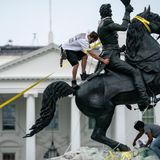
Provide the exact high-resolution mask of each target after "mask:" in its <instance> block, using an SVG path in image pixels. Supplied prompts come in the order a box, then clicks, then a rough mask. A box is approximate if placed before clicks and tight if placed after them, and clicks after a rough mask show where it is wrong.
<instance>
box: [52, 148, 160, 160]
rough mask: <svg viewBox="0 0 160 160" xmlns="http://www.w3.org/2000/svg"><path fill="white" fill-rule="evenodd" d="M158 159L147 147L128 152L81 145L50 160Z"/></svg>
mask: <svg viewBox="0 0 160 160" xmlns="http://www.w3.org/2000/svg"><path fill="white" fill-rule="evenodd" d="M142 159H143V160H159V158H158V157H157V156H156V155H155V153H154V152H153V151H151V150H149V149H147V148H141V149H137V150H135V151H130V152H114V151H112V150H111V149H109V148H105V149H104V150H102V149H97V148H89V147H81V148H80V149H79V150H78V151H75V152H68V153H65V154H64V155H63V156H60V157H56V158H52V159H50V160H142Z"/></svg>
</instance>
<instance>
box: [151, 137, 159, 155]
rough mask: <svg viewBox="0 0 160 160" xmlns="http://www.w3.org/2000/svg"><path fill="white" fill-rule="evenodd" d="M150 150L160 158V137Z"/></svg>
mask: <svg viewBox="0 0 160 160" xmlns="http://www.w3.org/2000/svg"><path fill="white" fill-rule="evenodd" d="M150 148H151V149H152V150H153V151H154V152H155V153H156V154H157V156H158V157H159V158H160V135H159V136H158V137H157V138H156V139H155V140H154V141H153V142H152V143H151V145H150Z"/></svg>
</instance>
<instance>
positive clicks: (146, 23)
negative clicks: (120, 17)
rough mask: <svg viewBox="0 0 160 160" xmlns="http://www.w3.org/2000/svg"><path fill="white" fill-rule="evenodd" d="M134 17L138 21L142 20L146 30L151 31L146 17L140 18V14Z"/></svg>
mask: <svg viewBox="0 0 160 160" xmlns="http://www.w3.org/2000/svg"><path fill="white" fill-rule="evenodd" d="M134 18H135V19H138V20H139V21H140V22H142V23H143V24H144V26H145V27H146V28H147V30H148V31H149V32H150V33H151V29H150V27H149V25H150V22H149V21H147V20H146V19H144V18H142V17H140V16H135V17H134Z"/></svg>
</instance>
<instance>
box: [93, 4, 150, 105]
mask: <svg viewBox="0 0 160 160" xmlns="http://www.w3.org/2000/svg"><path fill="white" fill-rule="evenodd" d="M99 12H100V16H101V21H100V23H99V26H98V30H97V33H98V36H99V39H100V41H101V43H102V49H103V50H102V53H101V56H102V57H103V58H104V59H108V60H109V64H107V65H106V64H102V63H100V64H99V65H98V66H99V67H97V69H96V71H95V73H94V74H93V76H92V77H94V76H96V75H98V74H99V73H100V72H101V71H102V70H103V69H105V68H107V69H110V70H112V71H118V72H120V73H124V74H126V75H129V76H131V77H132V78H133V82H134V85H135V88H136V90H137V92H138V94H139V96H140V101H139V102H138V103H139V104H141V105H144V106H146V107H147V106H148V105H149V97H148V95H147V93H146V88H145V85H144V81H143V78H142V76H141V72H140V71H139V69H136V68H134V67H133V66H131V65H130V64H128V63H126V62H125V61H122V60H121V59H120V48H119V45H118V34H117V31H126V30H127V28H128V24H129V22H130V13H131V12H133V7H132V6H131V5H130V4H129V5H127V6H125V14H124V17H123V22H122V24H117V23H114V21H113V20H112V10H111V5H110V4H103V5H102V6H101V7H100V10H99Z"/></svg>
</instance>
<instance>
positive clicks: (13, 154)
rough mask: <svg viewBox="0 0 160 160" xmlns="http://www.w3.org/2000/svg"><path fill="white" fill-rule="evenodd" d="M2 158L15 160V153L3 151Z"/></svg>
mask: <svg viewBox="0 0 160 160" xmlns="http://www.w3.org/2000/svg"><path fill="white" fill-rule="evenodd" d="M2 160H15V153H3V159H2Z"/></svg>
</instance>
